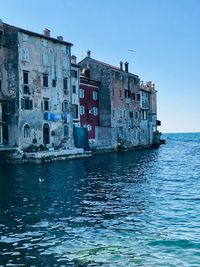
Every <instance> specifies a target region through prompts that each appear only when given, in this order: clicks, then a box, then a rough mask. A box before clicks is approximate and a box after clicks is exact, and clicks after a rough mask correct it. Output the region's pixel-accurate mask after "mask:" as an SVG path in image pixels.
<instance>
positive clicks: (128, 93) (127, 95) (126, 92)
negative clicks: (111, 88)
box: [124, 89, 131, 98]
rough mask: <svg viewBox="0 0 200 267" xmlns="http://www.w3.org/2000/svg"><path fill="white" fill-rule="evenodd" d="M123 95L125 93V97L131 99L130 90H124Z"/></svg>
mask: <svg viewBox="0 0 200 267" xmlns="http://www.w3.org/2000/svg"><path fill="white" fill-rule="evenodd" d="M124 93H125V97H126V98H130V97H131V91H130V90H127V89H126V90H125V92H124Z"/></svg>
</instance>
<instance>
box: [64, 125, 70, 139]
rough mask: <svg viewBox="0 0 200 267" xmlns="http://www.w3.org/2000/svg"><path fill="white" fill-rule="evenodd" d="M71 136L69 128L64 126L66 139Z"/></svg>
mask: <svg viewBox="0 0 200 267" xmlns="http://www.w3.org/2000/svg"><path fill="white" fill-rule="evenodd" d="M68 136H69V127H68V126H67V125H64V137H65V138H67V137H68Z"/></svg>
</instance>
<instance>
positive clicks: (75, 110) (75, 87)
mask: <svg viewBox="0 0 200 267" xmlns="http://www.w3.org/2000/svg"><path fill="white" fill-rule="evenodd" d="M80 70H81V67H80V66H79V65H77V64H76V57H75V56H74V55H72V56H71V86H72V88H71V93H72V96H71V97H72V117H73V126H74V127H80V98H79V87H80Z"/></svg>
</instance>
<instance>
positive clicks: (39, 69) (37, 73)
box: [18, 32, 73, 147]
mask: <svg viewBox="0 0 200 267" xmlns="http://www.w3.org/2000/svg"><path fill="white" fill-rule="evenodd" d="M23 51H27V53H28V60H24V58H23ZM18 53H19V96H20V107H19V131H20V139H19V146H20V147H26V146H28V145H30V144H32V141H33V139H36V140H37V145H40V144H43V125H44V124H45V123H47V124H48V125H49V128H50V146H58V145H59V144H60V143H61V141H62V140H63V139H64V121H63V120H62V119H58V120H57V121H50V120H48V121H47V120H45V119H44V112H45V110H44V102H43V101H44V99H48V100H49V110H48V112H50V113H53V114H57V115H60V114H62V113H63V111H62V104H63V101H67V103H68V112H71V97H70V96H71V86H70V60H69V59H70V49H69V47H67V46H65V45H63V44H60V43H56V42H52V41H51V40H46V39H45V38H40V37H38V36H34V35H29V34H25V33H23V32H19V33H18ZM23 71H28V73H29V88H30V94H29V95H28V96H27V95H25V94H24V84H23ZM43 74H48V87H44V86H43V80H42V79H43ZM64 77H65V78H68V86H67V87H68V89H67V93H66V94H64V90H63V78H64ZM53 80H55V81H56V86H53V84H52V82H53ZM23 97H29V98H30V99H32V100H33V109H32V110H25V109H24V108H22V106H21V98H23ZM25 124H28V125H29V126H30V129H31V132H30V138H24V133H23V129H24V125H25ZM66 124H67V125H68V127H69V135H68V138H67V139H66V138H65V141H64V142H65V146H68V147H71V146H73V138H72V131H73V128H72V121H71V122H68V123H66Z"/></svg>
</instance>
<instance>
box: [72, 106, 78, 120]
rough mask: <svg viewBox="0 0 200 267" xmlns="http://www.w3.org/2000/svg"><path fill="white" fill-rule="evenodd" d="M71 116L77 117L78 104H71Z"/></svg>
mask: <svg viewBox="0 0 200 267" xmlns="http://www.w3.org/2000/svg"><path fill="white" fill-rule="evenodd" d="M72 116H73V118H74V119H78V105H75V104H73V105H72Z"/></svg>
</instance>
